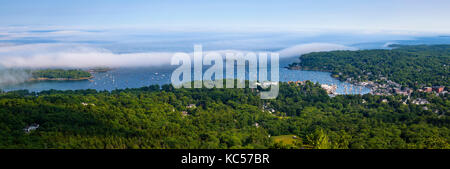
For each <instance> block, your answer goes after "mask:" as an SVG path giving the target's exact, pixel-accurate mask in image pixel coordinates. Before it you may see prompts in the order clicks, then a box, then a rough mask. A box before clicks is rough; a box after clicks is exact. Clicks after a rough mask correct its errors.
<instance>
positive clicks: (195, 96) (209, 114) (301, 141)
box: [0, 81, 450, 149]
mask: <svg viewBox="0 0 450 169" xmlns="http://www.w3.org/2000/svg"><path fill="white" fill-rule="evenodd" d="M258 94H259V93H258V90H253V89H248V88H245V89H206V88H202V89H174V88H173V87H172V86H171V85H163V86H161V87H160V86H158V85H152V86H149V87H143V88H139V89H120V90H114V91H111V92H108V91H95V90H76V91H70V90H69V91H57V90H50V91H42V92H40V93H30V92H28V91H13V92H7V93H3V94H0V148H100V149H103V148H107V149H111V148H150V149H156V148H157V149H159V148H164V149H166V148H189V149H198V148H205V149H211V148H220V149H222V148H225V149H227V148H245V149H253V148H295V149H308V148H318V149H319V148H334V149H348V148H351V149H372V148H377V149H378V148H413V149H425V148H426V149H431V148H450V145H449V139H450V130H449V127H450V126H449V124H450V123H449V120H450V118H449V108H450V102H449V101H448V99H447V98H448V94H444V95H439V96H436V95H434V94H429V93H417V95H412V96H410V97H411V98H412V99H415V98H426V99H427V100H428V101H429V103H426V104H416V103H413V102H410V101H407V102H404V100H406V96H402V95H396V96H377V95H370V94H366V95H338V96H336V97H329V96H328V94H327V93H326V92H325V90H323V89H322V88H321V87H320V84H315V83H312V82H309V81H306V82H305V83H303V84H301V85H298V84H288V83H281V84H280V95H279V96H278V98H277V99H275V100H261V99H260V97H259V95H258Z"/></svg>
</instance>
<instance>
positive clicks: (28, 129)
mask: <svg viewBox="0 0 450 169" xmlns="http://www.w3.org/2000/svg"><path fill="white" fill-rule="evenodd" d="M38 128H39V124H32V125H30V126H27V127H25V128H24V129H23V130H24V131H25V133H30V132H31V131H33V130H36V129H38Z"/></svg>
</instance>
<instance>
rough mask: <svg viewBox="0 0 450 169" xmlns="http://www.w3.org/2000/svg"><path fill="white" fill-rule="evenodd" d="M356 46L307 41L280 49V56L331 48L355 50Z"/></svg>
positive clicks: (292, 55) (331, 49)
mask: <svg viewBox="0 0 450 169" xmlns="http://www.w3.org/2000/svg"><path fill="white" fill-rule="evenodd" d="M357 49H358V48H354V47H348V46H344V45H338V44H332V43H308V44H300V45H295V46H292V47H289V48H286V49H283V50H280V51H279V53H280V57H298V56H300V55H303V54H306V53H311V52H324V51H333V50H357Z"/></svg>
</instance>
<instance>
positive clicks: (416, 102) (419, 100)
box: [412, 98, 430, 105]
mask: <svg viewBox="0 0 450 169" xmlns="http://www.w3.org/2000/svg"><path fill="white" fill-rule="evenodd" d="M412 103H413V104H417V105H422V104H429V103H430V102H428V101H427V100H426V99H422V98H418V99H416V100H413V101H412Z"/></svg>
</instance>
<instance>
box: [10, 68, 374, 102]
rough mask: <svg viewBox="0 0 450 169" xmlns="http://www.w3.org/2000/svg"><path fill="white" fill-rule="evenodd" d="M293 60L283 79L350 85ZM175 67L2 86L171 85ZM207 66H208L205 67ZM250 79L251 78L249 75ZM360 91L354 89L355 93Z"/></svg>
mask: <svg viewBox="0 0 450 169" xmlns="http://www.w3.org/2000/svg"><path fill="white" fill-rule="evenodd" d="M288 63H291V61H287V60H286V61H284V62H283V61H282V62H281V63H280V81H283V82H286V81H297V80H301V81H304V80H311V81H313V82H319V83H321V84H336V85H337V86H338V89H337V92H338V93H343V92H344V85H347V86H350V85H351V84H348V83H345V82H340V81H339V80H337V79H334V78H332V77H331V76H330V73H327V72H319V71H299V70H288V69H286V68H284V66H286V65H287V64H288ZM175 68H176V67H159V68H155V67H139V68H117V69H113V70H111V71H109V72H106V73H94V74H93V75H94V76H95V78H93V79H92V81H88V80H84V81H45V82H33V83H23V84H17V85H13V86H6V87H3V90H5V91H11V90H20V89H27V90H29V91H42V90H50V89H56V90H77V89H96V90H114V89H123V88H139V87H143V86H149V85H152V84H159V85H163V84H169V83H171V82H170V78H171V74H172V72H173V70H174V69H175ZM205 69H206V68H205ZM247 78H248V77H247ZM368 92H370V90H369V89H368V88H364V87H363V88H362V90H361V93H363V94H365V93H368ZM356 93H359V88H358V91H354V94H356Z"/></svg>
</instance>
